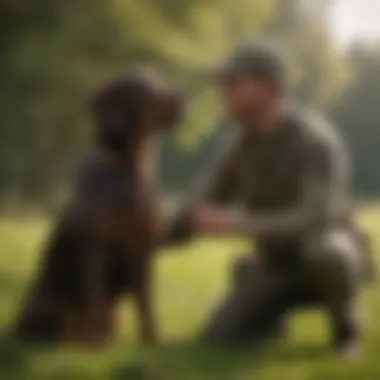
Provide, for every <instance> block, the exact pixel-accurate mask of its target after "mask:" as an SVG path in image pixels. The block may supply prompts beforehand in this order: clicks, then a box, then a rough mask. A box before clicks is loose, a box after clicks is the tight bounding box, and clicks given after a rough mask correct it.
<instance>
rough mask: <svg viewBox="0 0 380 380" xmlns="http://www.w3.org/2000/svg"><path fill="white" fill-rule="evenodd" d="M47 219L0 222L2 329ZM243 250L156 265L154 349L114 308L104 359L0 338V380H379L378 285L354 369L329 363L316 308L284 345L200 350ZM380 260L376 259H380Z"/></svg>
mask: <svg viewBox="0 0 380 380" xmlns="http://www.w3.org/2000/svg"><path fill="white" fill-rule="evenodd" d="M361 221H362V222H363V224H365V225H366V227H367V228H368V229H369V231H370V232H371V233H372V235H373V237H374V240H375V244H376V245H377V247H380V237H379V236H377V234H376V230H377V226H378V225H380V210H379V209H377V210H376V208H371V207H367V208H366V209H363V210H362V212H361ZM48 224H49V223H48V221H47V220H43V219H10V218H7V219H0V242H1V245H0V326H1V329H2V330H3V331H6V330H7V328H8V327H10V326H11V325H12V321H13V320H14V318H15V316H16V315H17V311H18V308H19V307H20V304H21V301H22V299H23V297H24V296H25V291H26V289H27V288H28V284H29V283H30V281H31V280H32V279H33V275H34V270H35V268H36V265H37V262H38V254H39V252H40V251H41V247H42V245H43V241H44V237H45V234H46V233H47V232H48ZM246 248H247V247H246V246H245V244H244V243H242V242H240V241H198V242H195V243H194V244H191V245H189V246H188V247H186V248H183V249H181V250H170V251H167V252H162V255H160V256H159V258H158V259H157V287H156V293H157V294H156V304H157V305H156V307H157V311H158V317H159V324H160V329H161V336H162V343H161V344H160V346H159V347H156V348H152V349H144V348H142V347H141V346H139V345H138V344H137V342H136V340H137V339H136V337H135V334H134V331H135V329H134V325H135V321H134V318H133V317H134V314H133V310H130V309H129V307H128V305H121V310H120V316H119V317H120V329H119V333H118V336H117V337H116V339H115V341H114V342H113V343H112V344H111V345H110V347H108V348H107V349H106V350H105V351H104V352H99V353H85V352H81V351H79V350H78V349H77V348H74V347H61V348H54V349H53V348H51V349H46V348H45V349H42V348H40V349H37V348H31V347H20V346H18V345H17V344H16V343H15V342H13V341H11V340H10V339H9V338H6V333H5V334H4V335H3V338H2V339H1V341H0V379H4V380H5V379H6V380H24V379H34V378H35V379H42V380H44V379H47V380H50V379H52V380H76V379H78V380H79V379H84V380H85V379H102V380H103V379H104V380H107V379H110V380H119V379H120V380H124V379H131V380H171V379H173V380H177V379H181V380H229V379H231V380H232V379H233V380H248V379H253V378H254V379H255V380H277V379H284V380H286V379H289V380H319V379H322V380H329V379H360V380H366V379H368V380H370V379H376V378H379V377H380V360H379V356H380V324H379V323H378V320H377V318H378V315H379V313H380V295H378V290H379V289H377V287H378V285H377V284H375V285H373V286H372V287H371V289H369V290H367V291H366V294H365V296H364V298H363V302H362V307H363V311H364V314H363V322H364V327H365V355H364V356H363V358H361V359H359V360H357V361H355V362H350V363H348V362H344V361H342V360H341V359H339V358H337V357H335V356H334V355H333V354H332V352H331V349H330V347H329V345H328V342H329V331H328V328H327V326H326V321H325V319H324V315H323V313H322V312H321V311H318V310H315V311H308V312H302V311H300V312H299V313H297V314H295V315H292V316H289V318H290V322H291V323H290V327H291V331H290V333H289V337H288V339H287V340H286V341H284V342H278V343H268V344H265V345H264V346H262V347H257V348H251V349H245V350H238V351H220V350H211V349H206V348H204V347H201V346H199V345H197V344H196V343H195V342H196V337H197V332H198V331H199V329H200V328H201V326H202V323H203V321H204V318H205V317H206V316H207V313H208V312H209V311H210V310H211V308H212V307H213V305H214V304H215V302H216V301H217V300H218V298H219V297H220V295H221V294H222V293H223V291H224V286H225V284H226V283H227V281H226V276H227V273H228V271H227V269H228V266H229V264H230V263H231V261H232V260H233V259H234V257H236V255H237V254H239V253H241V252H244V250H245V249H246ZM379 263H380V262H379Z"/></svg>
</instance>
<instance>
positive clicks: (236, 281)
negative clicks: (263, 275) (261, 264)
mask: <svg viewBox="0 0 380 380" xmlns="http://www.w3.org/2000/svg"><path fill="white" fill-rule="evenodd" d="M256 271H257V261H256V259H255V258H254V257H252V256H245V257H240V258H239V259H237V260H236V261H234V263H233V264H232V268H231V279H232V284H233V286H235V287H236V286H242V285H245V284H247V281H249V279H250V278H252V277H253V276H255V273H256Z"/></svg>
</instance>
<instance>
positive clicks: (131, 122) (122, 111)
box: [92, 75, 151, 151]
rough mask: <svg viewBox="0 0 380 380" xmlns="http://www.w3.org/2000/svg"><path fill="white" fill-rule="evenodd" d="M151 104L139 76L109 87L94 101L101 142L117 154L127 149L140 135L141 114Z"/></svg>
mask: <svg viewBox="0 0 380 380" xmlns="http://www.w3.org/2000/svg"><path fill="white" fill-rule="evenodd" d="M150 101H151V99H150V92H149V89H148V88H147V86H146V84H145V83H144V81H142V79H141V78H140V77H139V76H137V75H128V76H125V77H123V78H120V79H118V80H115V81H112V82H110V83H109V84H107V85H106V86H105V87H104V88H103V89H101V90H100V91H99V93H98V94H96V96H95V97H94V99H93V101H92V112H93V114H94V116H95V119H96V122H97V128H98V130H97V137H98V140H99V142H100V143H101V144H102V145H104V146H106V147H107V148H109V149H112V150H114V151H122V150H124V149H125V147H126V144H127V143H128V139H133V138H134V134H137V133H138V129H139V128H140V127H141V126H140V119H141V113H142V112H143V109H144V108H145V107H146V106H147V104H149V102H150Z"/></svg>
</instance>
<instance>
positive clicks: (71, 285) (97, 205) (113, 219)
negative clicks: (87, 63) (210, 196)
mask: <svg viewBox="0 0 380 380" xmlns="http://www.w3.org/2000/svg"><path fill="white" fill-rule="evenodd" d="M180 109H181V101H180V97H179V96H178V94H176V93H175V92H174V91H173V89H171V88H170V87H169V86H167V85H166V84H165V83H164V82H163V81H160V80H157V78H153V76H152V75H148V74H146V73H144V74H133V75H127V76H125V77H123V78H119V79H118V80H116V81H113V82H112V83H110V84H108V85H107V86H106V87H105V88H103V89H102V90H101V91H100V93H99V94H98V95H97V96H96V97H95V99H94V102H93V113H94V116H95V119H96V123H97V142H96V146H95V148H94V149H93V151H92V153H91V154H90V156H89V158H88V160H87V161H86V162H85V163H84V165H83V168H82V170H81V172H80V175H79V179H78V181H77V184H76V187H75V193H74V196H73V198H72V200H71V202H70V203H69V205H68V206H67V207H66V208H65V210H64V212H63V215H62V216H61V218H60V220H59V223H58V226H57V227H56V228H55V231H54V233H53V236H52V237H51V239H50V243H49V245H48V248H47V251H46V254H45V255H44V257H43V262H42V272H41V273H40V275H39V279H38V281H37V284H36V286H35V289H33V292H32V294H31V296H30V297H29V302H28V304H27V305H26V308H25V310H24V311H23V312H22V315H21V319H20V321H19V323H18V325H17V329H16V332H17V335H18V336H19V337H21V338H24V339H28V340H31V341H36V340H42V341H51V340H59V339H70V340H74V341H79V342H82V343H86V344H98V343H104V342H105V341H106V339H107V338H109V336H110V335H111V333H112V328H113V326H114V311H115V304H116V300H117V298H118V297H119V296H120V295H123V294H127V293H128V294H130V295H131V296H132V297H133V298H134V299H135V302H136V306H137V311H138V317H139V323H140V332H141V338H142V340H143V341H144V342H145V343H153V342H154V341H155V340H156V331H155V326H154V319H155V318H154V316H153V311H152V301H151V285H152V284H151V282H152V252H153V249H154V248H155V247H156V245H157V243H158V241H159V240H160V236H161V232H162V231H160V230H161V229H162V223H161V221H160V215H159V213H158V211H157V207H156V206H157V205H156V202H155V199H154V191H152V190H153V189H152V186H153V185H154V183H153V178H152V175H153V172H154V171H153V170H152V167H153V163H154V160H155V143H156V135H157V133H159V132H162V131H165V130H166V128H168V127H170V126H172V125H174V124H175V123H176V122H177V121H178V119H179V116H180Z"/></svg>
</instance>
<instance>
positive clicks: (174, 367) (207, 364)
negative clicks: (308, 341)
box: [111, 342, 330, 380]
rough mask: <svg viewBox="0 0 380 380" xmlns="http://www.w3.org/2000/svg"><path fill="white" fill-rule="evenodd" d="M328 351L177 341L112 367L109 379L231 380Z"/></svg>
mask: <svg viewBox="0 0 380 380" xmlns="http://www.w3.org/2000/svg"><path fill="white" fill-rule="evenodd" d="M329 354H330V352H329V350H328V349H326V347H321V346H315V345H314V346H307V345H302V346H293V347H278V346H275V345H271V344H265V345H263V346H261V347H260V348H257V349H253V348H244V349H234V350H231V349H229V350H228V349H223V350H222V349H216V348H208V347H207V348H206V347H204V346H201V345H198V344H196V343H187V342H178V343H172V344H168V345H167V346H164V347H160V348H159V349H156V350H154V351H152V352H149V353H147V354H146V356H145V357H144V360H142V361H140V362H138V363H137V362H135V363H128V364H127V363H124V364H123V365H120V366H119V367H118V368H115V371H114V372H113V376H111V379H112V380H123V379H127V378H128V379H134V380H135V379H136V380H170V379H178V378H181V379H182V380H184V379H189V380H191V379H194V380H195V379H207V380H221V379H234V378H235V376H236V375H238V374H239V373H241V372H245V371H249V373H250V375H252V374H254V373H255V371H258V370H260V369H262V368H263V367H269V366H271V365H273V364H281V363H289V364H292V363H293V362H295V361H297V362H304V361H308V362H319V361H320V360H323V359H325V358H326V357H327V356H328V355H329Z"/></svg>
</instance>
